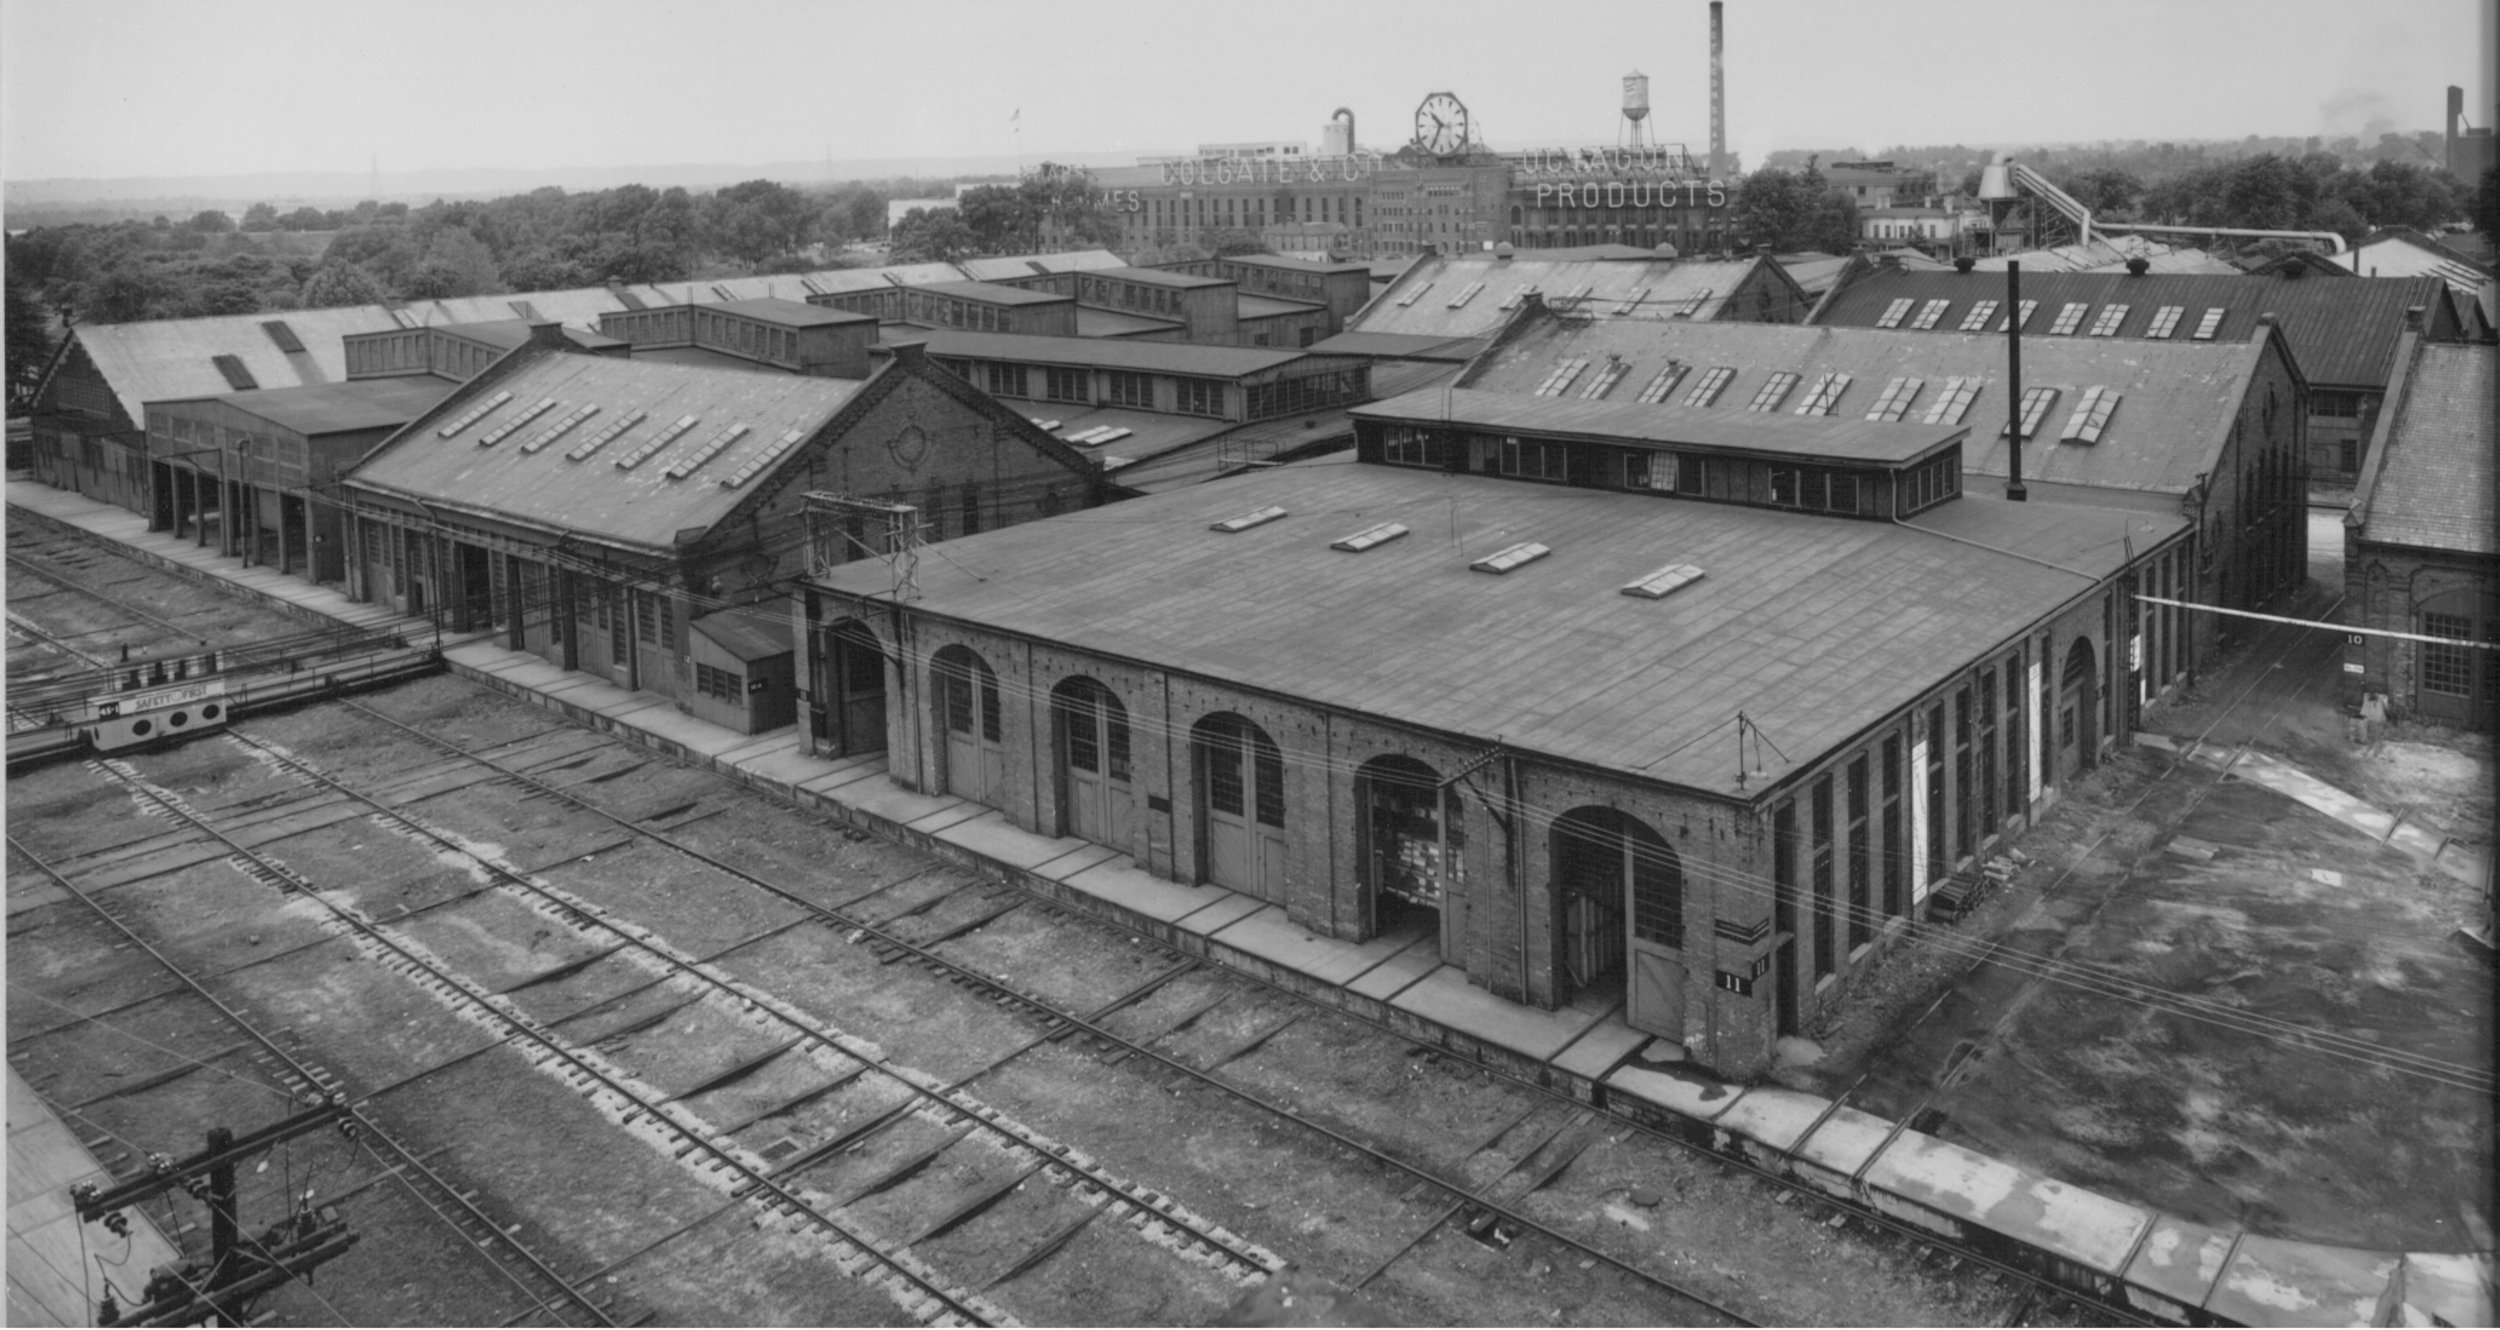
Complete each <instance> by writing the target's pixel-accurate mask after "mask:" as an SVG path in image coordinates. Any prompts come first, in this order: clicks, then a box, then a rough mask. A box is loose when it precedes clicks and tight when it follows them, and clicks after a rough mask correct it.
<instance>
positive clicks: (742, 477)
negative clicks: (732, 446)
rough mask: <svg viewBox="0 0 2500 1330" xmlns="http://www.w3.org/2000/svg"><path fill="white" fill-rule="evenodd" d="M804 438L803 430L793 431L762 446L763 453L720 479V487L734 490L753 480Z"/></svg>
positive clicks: (739, 465)
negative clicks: (758, 473)
mask: <svg viewBox="0 0 2500 1330" xmlns="http://www.w3.org/2000/svg"><path fill="white" fill-rule="evenodd" d="M806 437H807V431H806V430H804V429H794V430H789V431H786V432H784V433H783V434H782V436H781V437H780V438H778V439H775V440H773V441H772V442H771V443H768V444H766V445H764V451H762V452H760V453H757V454H756V455H755V456H753V457H750V458H748V459H747V460H745V461H743V462H740V463H739V464H738V469H737V470H735V471H732V472H730V473H729V474H728V475H725V476H723V477H721V478H720V487H721V488H722V489H725V490H734V489H736V488H738V487H739V486H740V485H743V484H745V483H747V482H748V481H750V480H753V479H755V476H756V473H757V472H760V471H762V470H763V469H764V468H765V467H768V466H771V465H772V464H773V463H775V462H778V461H780V460H781V455H782V454H783V453H786V452H788V451H790V450H791V449H793V448H796V447H798V446H799V440H801V439H804V438H806Z"/></svg>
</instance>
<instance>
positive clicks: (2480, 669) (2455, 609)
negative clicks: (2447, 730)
mask: <svg viewBox="0 0 2500 1330" xmlns="http://www.w3.org/2000/svg"><path fill="white" fill-rule="evenodd" d="M2413 625H2414V627H2413V631H2415V632H2417V633H2420V634H2422V635H2423V636H2425V637H2438V638H2446V639H2448V642H2491V641H2495V640H2500V605H2495V604H2494V603H2493V600H2492V599H2491V598H2490V597H2486V596H2477V595H2476V594H2475V593H2474V592H2473V591H2471V590H2467V589H2463V588H2460V589H2458V590H2455V591H2449V592H2444V593H2442V594H2440V595H2436V596H2432V597H2431V598H2429V599H2428V600H2425V601H2423V602H2422V603H2421V604H2420V605H2419V606H2417V607H2416V608H2415V609H2414V612H2413ZM2448 642H2423V643H2419V644H2418V645H2417V648H2416V654H2415V656H2414V660H2415V662H2416V663H2415V666H2414V672H2413V707H2414V710H2416V711H2418V712H2419V713H2421V717H2422V719H2424V720H2429V721H2436V722H2438V723H2440V724H2443V725H2470V726H2476V727H2481V726H2486V725H2489V724H2490V723H2491V718H2492V713H2493V709H2494V708H2493V701H2494V696H2493V695H2494V693H2495V692H2500V662H2495V661H2494V660H2493V658H2492V657H2493V653H2492V652H2490V651H2485V650H2477V649H2476V648H2473V647H2467V646H2451V645H2448Z"/></svg>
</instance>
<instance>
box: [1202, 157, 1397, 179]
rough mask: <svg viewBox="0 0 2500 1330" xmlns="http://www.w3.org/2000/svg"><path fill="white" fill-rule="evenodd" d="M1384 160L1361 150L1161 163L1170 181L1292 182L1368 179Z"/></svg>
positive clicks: (1205, 158) (1378, 170)
mask: <svg viewBox="0 0 2500 1330" xmlns="http://www.w3.org/2000/svg"><path fill="white" fill-rule="evenodd" d="M1381 161H1382V158H1381V156H1380V154H1379V153H1376V152H1358V153H1351V154H1348V155H1346V156H1342V157H1241V158H1234V157H1201V158H1198V159H1196V160H1194V161H1188V160H1184V161H1168V162H1164V163H1161V165H1162V167H1163V183H1165V184H1167V185H1239V184H1260V185H1290V184H1295V183H1297V182H1303V183H1309V184H1319V183H1321V182H1323V181H1329V180H1362V179H1366V178H1368V177H1370V176H1374V175H1377V174H1379V173H1380V167H1381Z"/></svg>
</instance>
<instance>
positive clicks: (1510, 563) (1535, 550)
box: [1467, 540, 1554, 573]
mask: <svg viewBox="0 0 2500 1330" xmlns="http://www.w3.org/2000/svg"><path fill="white" fill-rule="evenodd" d="M1553 552H1554V551H1553V549H1552V548H1551V547H1549V546H1545V545H1539V544H1538V543H1536V542H1535V541H1533V540H1523V541H1521V542H1519V543H1518V544H1516V545H1513V546H1511V547H1509V548H1508V549H1502V550H1496V551H1494V552H1493V553H1491V554H1488V555H1486V556H1484V557H1483V558H1481V559H1478V560H1476V561H1475V562H1474V563H1471V564H1469V565H1467V566H1468V567H1469V568H1471V569H1474V570H1475V571H1477V572H1479V573H1507V572H1509V571H1510V570H1511V569H1513V568H1517V567H1519V566H1521V565H1523V564H1531V563H1535V562H1536V561H1537V560H1539V559H1542V558H1544V557H1545V556H1546V555H1548V554H1551V553H1553Z"/></svg>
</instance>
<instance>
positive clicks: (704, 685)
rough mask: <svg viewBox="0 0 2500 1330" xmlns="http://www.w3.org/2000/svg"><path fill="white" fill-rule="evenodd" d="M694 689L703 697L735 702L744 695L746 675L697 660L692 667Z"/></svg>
mask: <svg viewBox="0 0 2500 1330" xmlns="http://www.w3.org/2000/svg"><path fill="white" fill-rule="evenodd" d="M694 690H695V691H696V692H698V693H701V694H702V695H704V696H705V697H713V698H718V699H720V700H721V701H724V702H735V701H737V700H738V699H739V698H741V697H744V696H746V691H747V681H746V676H745V675H742V674H736V673H733V672H731V671H729V670H724V669H720V668H718V667H716V666H712V665H706V664H703V663H701V662H699V661H698V662H696V664H695V667H694Z"/></svg>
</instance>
